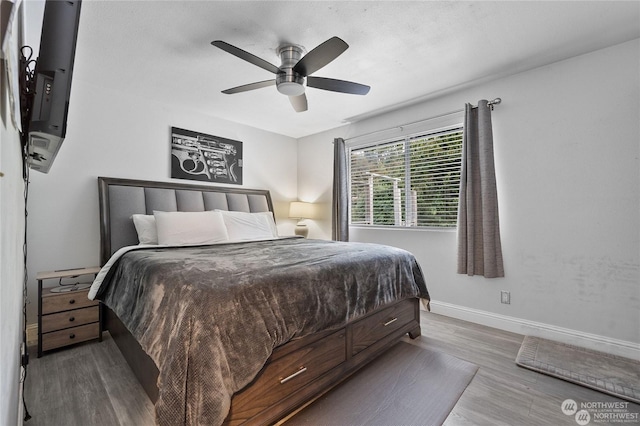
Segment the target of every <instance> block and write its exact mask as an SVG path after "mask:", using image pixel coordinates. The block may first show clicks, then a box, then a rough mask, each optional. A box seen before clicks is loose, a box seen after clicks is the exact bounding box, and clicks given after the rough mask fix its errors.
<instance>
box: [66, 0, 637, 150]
mask: <svg viewBox="0 0 640 426" xmlns="http://www.w3.org/2000/svg"><path fill="white" fill-rule="evenodd" d="M81 13H82V14H81V19H80V31H79V36H78V45H77V50H76V65H75V71H74V72H75V73H76V75H78V76H80V75H82V78H85V79H86V78H88V76H99V78H96V79H95V80H94V81H93V83H95V84H99V85H103V86H105V87H108V88H112V89H114V90H119V91H124V92H127V93H129V94H132V95H135V96H140V97H142V98H146V99H149V100H151V101H157V102H163V103H170V104H172V105H179V106H180V107H184V108H189V109H194V110H197V111H200V112H202V113H205V114H208V115H212V116H216V117H220V118H224V119H227V120H232V121H235V122H239V123H243V124H247V125H250V126H254V127H257V128H260V129H265V130H268V131H272V132H275V133H279V134H283V135H288V136H292V137H296V138H299V137H302V136H306V135H310V134H314V133H318V132H321V131H323V130H327V129H330V128H334V127H337V126H340V125H342V124H344V123H345V122H346V121H349V120H353V119H354V118H358V117H362V116H370V115H372V114H375V113H376V112H379V111H385V110H389V109H391V108H393V107H394V106H398V105H402V104H407V103H411V102H415V101H416V100H419V99H428V98H429V97H431V96H435V95H436V94H439V93H443V92H447V91H450V90H453V89H455V88H456V87H460V86H464V85H466V84H469V83H471V82H474V81H483V80H484V81H486V80H488V79H492V78H496V77H503V76H506V75H510V74H513V73H517V72H521V71H524V70H527V69H531V68H535V67H538V66H541V65H545V64H549V63H552V62H555V61H558V60H561V59H564V58H568V57H572V56H575V55H579V54H582V53H586V52H589V51H593V50H596V49H600V48H603V47H607V46H611V45H614V44H617V43H621V42H624V41H628V40H631V39H635V38H638V37H640V2H638V1H625V2H613V1H602V2H585V1H568V2H559V1H552V2H540V1H531V2H504V1H500V2H493V1H486V2H484V1H483V2H478V1H476V2H453V1H447V2H439V1H411V2H400V1H373V2H369V1H282V2H280V1H258V2H253V1H252V2H247V1H105V0H101V1H91V0H85V1H84V2H83V4H82V12H81ZM332 36H338V37H340V38H342V39H343V40H344V41H346V42H347V43H348V44H349V46H350V47H349V49H347V51H346V52H344V53H343V54H342V55H341V56H339V57H338V58H337V59H336V60H335V61H333V62H332V63H330V64H329V65H327V66H326V67H324V68H322V69H321V70H319V71H317V72H316V73H314V74H313V75H314V76H320V77H330V78H337V79H343V80H350V81H355V82H359V83H363V84H367V85H370V86H371V91H370V92H369V94H368V95H366V96H358V95H347V94H341V93H334V92H326V91H322V90H318V89H313V88H308V89H307V98H308V102H309V110H308V111H306V112H303V113H296V112H294V111H293V109H292V107H291V105H290V103H289V101H288V99H287V98H286V96H284V95H281V94H280V93H278V92H277V90H276V88H275V87H267V88H262V89H258V90H255V91H251V92H245V93H240V94H234V95H225V94H222V93H220V91H221V90H224V89H228V88H231V87H235V86H239V85H242V84H247V83H252V82H255V81H261V80H266V79H270V78H273V77H274V76H273V74H270V73H269V72H267V71H265V70H263V69H261V68H258V67H256V66H254V65H252V64H250V63H248V62H245V61H242V60H240V59H238V58H237V57H235V56H232V55H230V54H228V53H226V52H224V51H222V50H220V49H218V48H216V47H213V46H212V45H211V44H210V43H211V41H213V40H223V41H226V42H228V43H230V44H233V45H235V46H237V47H239V48H241V49H244V50H246V51H248V52H250V53H252V54H254V55H257V56H259V57H261V58H263V59H265V60H267V61H269V62H271V63H273V64H275V65H280V63H279V58H278V57H277V54H276V49H277V47H278V46H279V45H280V44H282V43H285V42H286V43H293V44H298V45H302V46H304V47H305V48H306V49H307V50H311V49H313V48H314V47H315V46H317V45H318V44H320V43H322V42H323V41H325V40H327V39H328V38H330V37H332ZM612 66H615V64H612Z"/></svg>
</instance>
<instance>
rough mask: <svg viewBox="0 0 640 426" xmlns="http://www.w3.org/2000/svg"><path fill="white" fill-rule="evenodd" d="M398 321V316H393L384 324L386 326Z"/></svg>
mask: <svg viewBox="0 0 640 426" xmlns="http://www.w3.org/2000/svg"><path fill="white" fill-rule="evenodd" d="M396 321H398V317H395V318H392V319H390V320H389V321H387V322H385V323H384V324H383V325H384V326H385V327H386V326H388V325H390V324H393V323H394V322H396Z"/></svg>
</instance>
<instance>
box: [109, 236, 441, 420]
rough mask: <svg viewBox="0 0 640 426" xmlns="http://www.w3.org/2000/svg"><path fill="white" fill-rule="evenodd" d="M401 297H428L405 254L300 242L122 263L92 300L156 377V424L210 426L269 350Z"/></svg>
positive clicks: (164, 253) (162, 254) (160, 254)
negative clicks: (149, 362) (116, 322)
mask: <svg viewBox="0 0 640 426" xmlns="http://www.w3.org/2000/svg"><path fill="white" fill-rule="evenodd" d="M408 297H422V298H426V299H428V298H429V294H428V292H427V288H426V286H425V281H424V277H423V275H422V272H421V270H420V267H419V266H418V264H417V262H416V260H415V258H414V257H413V255H412V254H411V253H409V252H407V251H404V250H401V249H397V248H393V247H388V246H382V245H376V244H365V243H342V242H333V241H320V240H306V239H301V238H292V239H282V240H272V241H254V242H243V243H226V244H218V245H211V246H200V247H181V248H170V249H169V248H159V247H155V248H146V249H140V250H134V251H130V252H128V253H126V254H124V255H123V256H122V257H121V258H120V260H119V261H117V262H116V263H115V264H114V266H113V267H112V268H111V270H110V271H109V273H108V274H107V275H106V276H105V279H104V282H103V284H102V286H101V288H100V291H99V294H98V296H97V298H98V299H100V300H103V301H104V303H106V305H107V306H109V307H110V308H111V309H112V310H113V311H114V312H115V313H116V314H117V315H118V317H119V318H120V319H121V320H122V322H123V323H124V324H125V326H126V327H127V328H128V329H129V331H130V332H131V333H132V334H133V336H134V337H135V338H136V339H137V340H138V341H139V342H140V345H141V346H142V348H143V349H144V350H145V351H146V352H147V353H148V354H149V356H150V357H151V358H152V359H153V360H154V362H155V364H156V365H157V366H158V369H159V371H160V375H159V378H158V387H159V390H160V394H159V398H158V401H157V402H156V420H157V422H158V424H160V425H171V426H175V425H181V424H184V425H204V424H206V425H217V424H221V423H222V422H223V421H224V419H225V417H226V416H227V414H228V411H229V407H230V402H231V397H232V395H233V393H234V392H236V391H238V390H240V389H242V388H243V387H244V386H246V385H247V384H248V383H250V382H251V380H252V379H253V378H254V377H255V376H256V375H257V373H258V372H259V371H260V369H261V368H262V367H263V365H264V364H265V362H266V361H267V359H268V358H269V356H270V355H271V353H272V351H273V349H274V348H275V347H277V346H279V345H282V344H284V343H286V342H288V341H290V340H291V339H294V338H297V337H302V336H305V335H308V334H311V333H314V332H317V331H320V330H325V329H332V328H339V327H341V326H343V325H344V324H345V323H347V322H349V321H351V320H353V319H355V318H357V317H359V316H361V315H363V314H365V313H366V312H368V311H370V310H372V309H374V308H377V307H379V306H382V305H385V304H387V303H390V302H392V301H395V300H401V299H405V298H408Z"/></svg>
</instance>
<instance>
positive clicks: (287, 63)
mask: <svg viewBox="0 0 640 426" xmlns="http://www.w3.org/2000/svg"><path fill="white" fill-rule="evenodd" d="M303 53H304V52H303V50H302V48H301V47H300V46H295V45H286V46H282V47H281V48H280V49H278V55H280V61H281V62H280V63H281V65H280V71H279V72H278V74H277V75H276V87H277V88H278V92H280V93H282V94H284V95H287V96H300V95H302V94H303V93H304V80H305V78H304V77H303V76H302V75H300V74H298V73H297V72H294V71H293V67H294V66H295V65H296V64H297V63H298V61H299V60H300V58H302V55H303Z"/></svg>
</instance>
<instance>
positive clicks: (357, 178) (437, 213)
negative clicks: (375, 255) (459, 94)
mask: <svg viewBox="0 0 640 426" xmlns="http://www.w3.org/2000/svg"><path fill="white" fill-rule="evenodd" d="M349 157H350V161H349V163H350V173H349V174H350V204H351V205H350V213H351V218H350V223H351V224H352V225H375V226H394V227H439V228H443V227H444V228H452V227H453V228H455V226H456V222H457V214H458V191H459V187H460V166H461V157H462V125H457V126H454V127H449V128H448V129H445V130H440V131H433V132H430V133H426V134H420V135H418V136H412V137H406V138H402V139H396V140H393V141H388V142H384V143H377V144H370V145H367V146H364V147H353V148H351V149H350V150H349Z"/></svg>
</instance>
